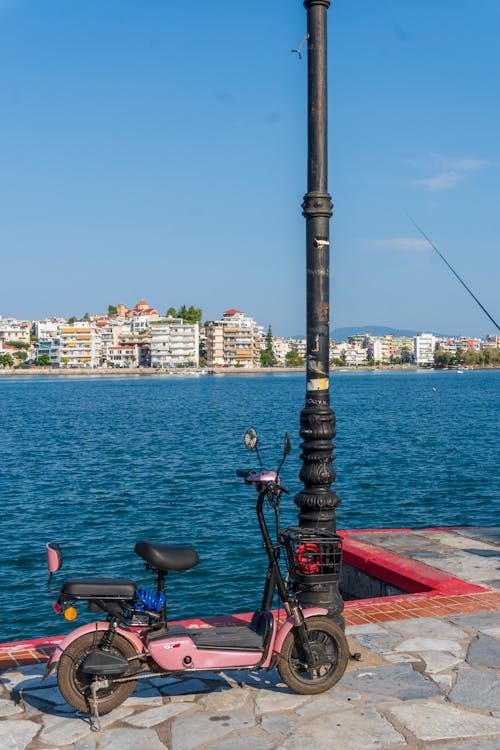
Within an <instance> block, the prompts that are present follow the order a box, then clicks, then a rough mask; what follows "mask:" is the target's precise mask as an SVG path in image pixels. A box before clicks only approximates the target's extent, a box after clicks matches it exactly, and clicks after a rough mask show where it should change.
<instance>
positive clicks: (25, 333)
mask: <svg viewBox="0 0 500 750" xmlns="http://www.w3.org/2000/svg"><path fill="white" fill-rule="evenodd" d="M30 334H31V321H28V320H18V319H17V318H2V317H1V316H0V339H1V340H2V341H3V342H4V343H5V344H8V343H9V342H10V341H15V342H16V343H17V344H28V345H29V343H30Z"/></svg>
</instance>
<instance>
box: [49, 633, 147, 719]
mask: <svg viewBox="0 0 500 750" xmlns="http://www.w3.org/2000/svg"><path fill="white" fill-rule="evenodd" d="M105 632H107V631H103V630H99V631H95V632H94V633H86V634H85V635H82V636H80V637H79V638H76V640H74V641H73V643H70V644H69V646H68V648H67V649H66V650H65V651H64V652H63V654H62V655H61V658H60V660H59V668H58V670H57V684H58V686H59V690H60V691H61V694H62V696H63V698H64V700H65V701H67V702H68V703H69V705H70V706H73V708H76V710H77V711H83V712H84V713H89V712H91V710H92V704H91V700H92V693H91V689H90V686H91V683H92V682H93V680H95V679H106V675H104V674H103V675H99V677H98V678H96V677H95V676H93V675H89V674H85V673H84V672H82V670H81V669H80V667H81V665H82V663H83V661H84V659H85V657H86V656H87V654H89V653H90V652H91V651H93V650H94V649H95V648H97V647H98V646H99V644H100V643H101V641H102V639H103V637H104V633H105ZM110 651H111V653H112V654H116V655H117V656H122V657H124V658H125V659H131V661H130V662H129V664H130V667H129V672H135V671H137V669H138V667H139V664H140V662H139V657H138V654H137V651H136V650H135V648H134V647H133V646H132V644H131V643H130V642H129V641H127V639H126V638H123V637H122V636H121V635H118V634H115V636H114V638H113V643H112V645H111V648H110ZM134 656H136V657H137V659H133V658H132V657H134ZM126 676H127V673H125V674H124V675H121V677H126ZM136 682H137V680H131V681H130V682H113V678H112V677H110V678H109V687H107V688H101V689H100V690H98V692H97V703H98V709H99V714H107V713H109V712H110V711H112V710H113V709H114V708H116V707H117V706H119V705H120V703H123V701H124V700H126V699H127V698H128V697H129V695H130V694H131V693H132V692H133V690H134V688H135V683H136Z"/></svg>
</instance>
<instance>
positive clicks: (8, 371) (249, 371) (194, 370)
mask: <svg viewBox="0 0 500 750" xmlns="http://www.w3.org/2000/svg"><path fill="white" fill-rule="evenodd" d="M460 369H466V370H468V371H472V370H499V369H500V367H495V366H487V367H483V366H473V365H472V366H471V365H469V366H467V367H466V368H460ZM370 371H371V372H457V368H448V367H444V368H431V367H429V368H426V367H417V365H385V366H382V367H370V366H369V365H359V366H357V367H335V366H334V367H331V368H330V375H333V374H334V373H336V372H350V373H353V372H370ZM290 373H305V367H304V366H302V367H233V368H231V367H214V368H207V367H190V368H185V369H184V368H179V369H175V368H172V369H159V368H152V367H130V368H127V369H125V368H123V369H111V368H110V369H104V368H95V369H90V368H75V369H65V368H62V369H58V368H50V367H30V368H5V369H0V378H1V377H52V376H55V377H78V378H81V377H86V378H103V377H104V378H107V377H113V378H114V377H122V378H123V377H131V376H135V377H170V376H177V377H179V376H181V377H193V376H196V377H197V376H200V375H208V376H218V375H280V374H290Z"/></svg>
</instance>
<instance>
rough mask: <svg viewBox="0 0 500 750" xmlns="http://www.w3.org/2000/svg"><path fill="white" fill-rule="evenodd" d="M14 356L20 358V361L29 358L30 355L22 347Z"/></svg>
mask: <svg viewBox="0 0 500 750" xmlns="http://www.w3.org/2000/svg"><path fill="white" fill-rule="evenodd" d="M14 357H15V358H16V359H17V360H19V362H24V360H25V359H28V355H27V354H26V352H25V351H23V350H22V349H20V350H19V351H18V352H16V353H15V354H14Z"/></svg>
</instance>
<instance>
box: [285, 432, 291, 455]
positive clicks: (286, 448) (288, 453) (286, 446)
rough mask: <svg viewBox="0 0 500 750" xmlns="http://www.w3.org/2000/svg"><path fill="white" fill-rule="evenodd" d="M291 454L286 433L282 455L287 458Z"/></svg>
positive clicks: (286, 433)
mask: <svg viewBox="0 0 500 750" xmlns="http://www.w3.org/2000/svg"><path fill="white" fill-rule="evenodd" d="M291 452H292V444H291V442H290V438H289V437H288V432H285V445H284V447H283V455H284V456H289V455H290V453H291Z"/></svg>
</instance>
